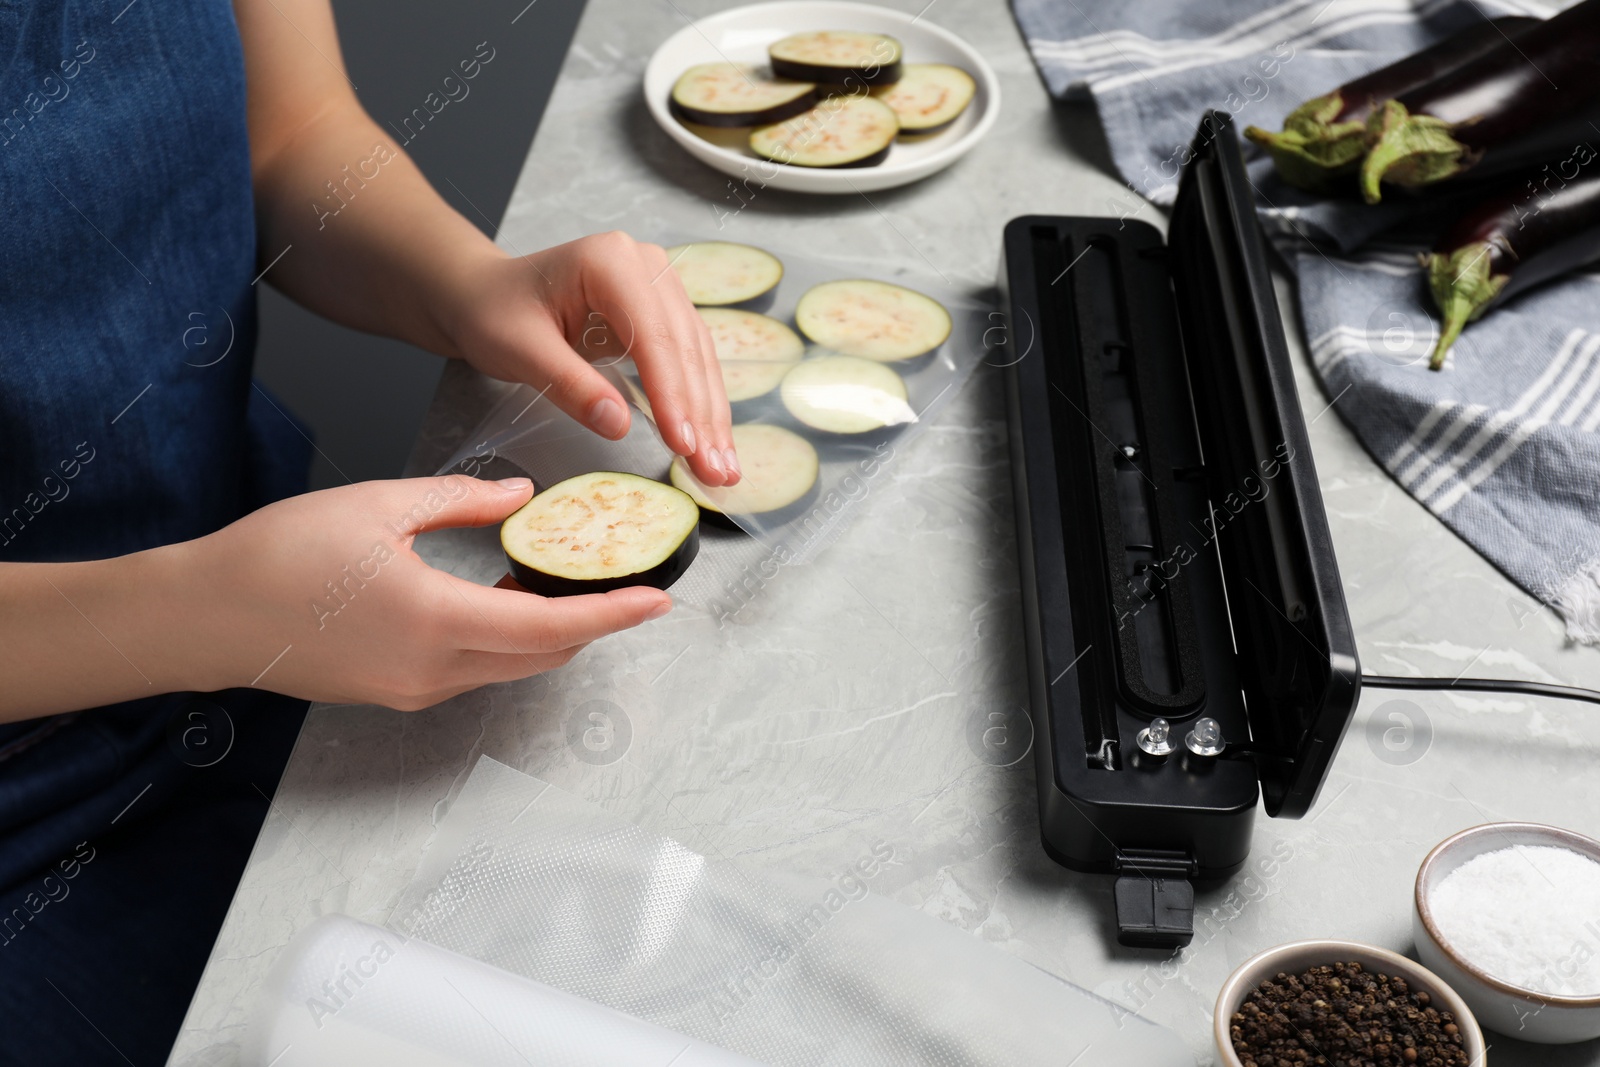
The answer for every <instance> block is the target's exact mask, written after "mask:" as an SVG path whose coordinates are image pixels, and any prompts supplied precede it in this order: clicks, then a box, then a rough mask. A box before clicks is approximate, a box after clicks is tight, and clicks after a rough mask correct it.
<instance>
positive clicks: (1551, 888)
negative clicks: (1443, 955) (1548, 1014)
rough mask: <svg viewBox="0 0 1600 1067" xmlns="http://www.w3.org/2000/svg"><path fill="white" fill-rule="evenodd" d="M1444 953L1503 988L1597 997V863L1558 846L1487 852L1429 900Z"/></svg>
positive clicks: (1599, 879)
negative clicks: (1444, 944) (1445, 946)
mask: <svg viewBox="0 0 1600 1067" xmlns="http://www.w3.org/2000/svg"><path fill="white" fill-rule="evenodd" d="M1428 904H1429V907H1430V910H1431V911H1432V912H1433V921H1434V925H1435V926H1436V927H1437V928H1438V931H1439V935H1440V936H1441V937H1442V938H1443V939H1444V940H1445V941H1446V942H1447V943H1448V944H1449V946H1450V948H1451V949H1452V950H1453V951H1454V952H1455V953H1456V954H1457V955H1459V956H1460V957H1461V958H1462V959H1464V960H1466V961H1467V962H1468V963H1471V964H1473V965H1474V966H1476V967H1478V968H1479V969H1481V970H1483V971H1485V972H1487V973H1488V974H1490V975H1492V976H1493V977H1495V978H1498V979H1500V980H1501V981H1502V982H1507V983H1509V984H1511V985H1514V986H1517V987H1518V988H1521V989H1528V990H1532V991H1534V992H1536V993H1546V994H1551V995H1555V996H1569V997H1592V996H1597V995H1600V863H1596V862H1595V861H1594V860H1592V859H1590V858H1589V857H1588V856H1585V855H1583V854H1582V853H1579V852H1574V851H1573V850H1572V849H1569V848H1561V847H1559V846H1556V845H1512V846H1510V847H1507V848H1502V849H1496V850H1495V851H1493V852H1485V853H1483V854H1482V855H1480V856H1474V857H1473V858H1472V859H1470V860H1468V861H1467V862H1465V863H1463V864H1462V865H1461V866H1460V867H1457V868H1456V869H1455V870H1453V871H1451V872H1450V873H1449V874H1447V875H1445V877H1444V878H1443V879H1441V880H1440V882H1439V884H1438V885H1436V886H1435V887H1434V889H1433V892H1432V893H1431V894H1430V895H1429V897H1428Z"/></svg>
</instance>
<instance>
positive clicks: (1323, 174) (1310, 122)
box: [1244, 91, 1367, 192]
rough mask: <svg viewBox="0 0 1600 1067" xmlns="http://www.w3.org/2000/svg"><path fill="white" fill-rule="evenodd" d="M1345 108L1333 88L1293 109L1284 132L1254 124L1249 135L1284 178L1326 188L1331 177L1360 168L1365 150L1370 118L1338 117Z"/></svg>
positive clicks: (1316, 188) (1317, 188) (1314, 188)
mask: <svg viewBox="0 0 1600 1067" xmlns="http://www.w3.org/2000/svg"><path fill="white" fill-rule="evenodd" d="M1343 109H1344V100H1343V98H1342V97H1341V96H1340V95H1339V93H1338V92H1337V91H1334V92H1331V93H1329V94H1328V95H1327V96H1319V97H1316V98H1315V99H1312V100H1307V101H1306V102H1305V103H1303V104H1301V105H1300V106H1299V107H1297V108H1295V109H1294V110H1293V111H1291V112H1289V114H1288V116H1286V117H1285V118H1284V120H1283V130H1282V131H1281V132H1279V133H1273V132H1272V131H1271V130H1263V129H1261V128H1260V127H1259V126H1249V127H1246V129H1245V131H1244V135H1245V136H1246V137H1248V138H1249V139H1250V140H1252V141H1254V142H1255V143H1256V144H1258V145H1260V146H1261V147H1262V148H1264V149H1266V150H1267V154H1268V155H1270V156H1271V157H1272V162H1273V165H1274V166H1276V167H1277V169H1278V174H1279V176H1281V177H1282V178H1283V180H1284V181H1286V182H1288V183H1289V184H1290V185H1294V186H1297V187H1299V188H1301V189H1306V190H1309V191H1311V192H1326V191H1328V189H1329V188H1330V186H1331V185H1332V181H1331V179H1333V178H1336V177H1338V176H1340V175H1343V174H1346V173H1349V172H1351V171H1354V170H1355V168H1356V165H1357V164H1358V163H1359V162H1360V160H1361V154H1362V152H1364V151H1365V150H1366V138H1367V127H1366V123H1364V122H1361V121H1360V120H1352V121H1348V122H1334V121H1333V119H1334V117H1335V116H1337V115H1338V114H1339V112H1340V111H1342V110H1343Z"/></svg>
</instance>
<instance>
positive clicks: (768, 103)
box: [669, 63, 817, 126]
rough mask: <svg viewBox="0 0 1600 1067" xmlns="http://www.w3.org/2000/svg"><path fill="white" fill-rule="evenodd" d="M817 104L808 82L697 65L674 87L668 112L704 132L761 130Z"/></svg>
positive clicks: (732, 65)
mask: <svg viewBox="0 0 1600 1067" xmlns="http://www.w3.org/2000/svg"><path fill="white" fill-rule="evenodd" d="M816 102H817V87H816V86H815V85H813V84H812V83H810V82H803V81H799V82H796V81H786V80H783V79H780V78H774V77H772V76H771V75H769V74H766V73H764V72H762V71H760V70H757V69H756V68H754V67H747V66H741V65H740V64H738V63H701V64H700V65H698V66H694V67H690V68H689V69H688V70H686V71H684V72H683V73H682V74H681V75H679V76H678V80H677V81H676V82H674V83H673V86H672V97H671V99H670V101H669V105H670V106H669V110H670V111H671V112H672V113H673V115H675V116H677V118H678V120H679V121H681V122H697V123H699V124H700V125H702V126H765V125H766V124H768V123H771V122H781V121H783V120H784V119H786V118H789V117H790V116H791V115H798V114H800V113H801V112H802V111H806V110H808V109H809V108H810V107H811V106H812V105H813V104H815V103H816Z"/></svg>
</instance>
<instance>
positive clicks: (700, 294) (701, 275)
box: [667, 241, 783, 307]
mask: <svg viewBox="0 0 1600 1067" xmlns="http://www.w3.org/2000/svg"><path fill="white" fill-rule="evenodd" d="M667 259H668V261H669V262H671V264H672V269H673V270H675V271H677V273H678V278H679V279H680V280H681V281H682V282H683V288H684V291H685V292H687V293H688V294H689V299H690V300H692V301H694V302H695V303H696V304H699V305H700V306H701V307H724V306H726V305H728V304H743V303H745V302H746V301H748V300H754V299H756V297H759V296H764V295H765V294H767V293H769V292H771V291H772V290H773V289H774V288H776V287H777V285H778V283H779V282H780V281H782V280H783V263H782V261H780V260H779V259H778V257H777V256H775V255H773V254H772V253H771V252H763V251H762V250H761V249H759V248H753V247H751V246H750V245H742V244H737V243H735V242H733V241H696V242H694V243H693V244H687V245H673V246H672V247H671V248H669V249H667Z"/></svg>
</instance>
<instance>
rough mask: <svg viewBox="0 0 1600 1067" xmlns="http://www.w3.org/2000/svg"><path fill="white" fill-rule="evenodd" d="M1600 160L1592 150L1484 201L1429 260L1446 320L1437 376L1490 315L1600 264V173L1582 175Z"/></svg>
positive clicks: (1433, 286)
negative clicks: (1467, 332)
mask: <svg viewBox="0 0 1600 1067" xmlns="http://www.w3.org/2000/svg"><path fill="white" fill-rule="evenodd" d="M1597 161H1600V153H1596V152H1595V151H1589V152H1587V153H1582V152H1580V153H1579V154H1576V155H1574V156H1572V157H1571V158H1569V159H1568V160H1565V161H1563V163H1559V164H1549V165H1546V166H1545V167H1544V168H1543V169H1541V170H1540V171H1539V172H1538V173H1537V174H1535V175H1534V176H1533V177H1531V178H1528V179H1527V180H1526V181H1525V182H1524V183H1523V184H1521V185H1516V186H1512V187H1509V188H1506V189H1503V190H1502V191H1501V192H1498V193H1496V194H1495V195H1493V196H1490V197H1489V198H1487V199H1485V200H1483V201H1481V202H1479V203H1478V204H1477V205H1476V206H1475V207H1473V208H1472V209H1471V210H1469V211H1468V212H1467V213H1466V214H1465V215H1463V216H1461V218H1459V219H1458V220H1456V222H1455V224H1454V225H1452V226H1451V227H1450V228H1449V229H1447V230H1446V231H1445V232H1444V233H1443V234H1441V235H1440V237H1439V240H1438V241H1437V242H1436V243H1435V244H1434V246H1433V251H1432V253H1431V254H1429V256H1428V257H1427V258H1428V281H1429V288H1430V289H1432V291H1433V299H1434V303H1435V304H1436V305H1438V308H1439V312H1440V314H1441V315H1442V316H1443V317H1444V329H1443V331H1442V332H1441V334H1440V338H1439V344H1438V346H1437V347H1436V348H1435V349H1434V354H1433V359H1432V361H1431V363H1430V364H1429V365H1430V366H1432V367H1433V369H1435V370H1437V369H1439V367H1440V366H1442V365H1443V363H1444V357H1445V354H1446V353H1447V352H1448V351H1449V349H1450V346H1451V344H1453V343H1454V342H1455V339H1456V337H1457V336H1458V335H1459V334H1460V333H1461V330H1462V329H1463V328H1464V327H1465V326H1466V324H1467V323H1469V322H1471V321H1473V320H1474V319H1477V318H1478V317H1479V316H1481V315H1483V313H1484V312H1486V311H1488V310H1490V309H1491V308H1493V307H1496V306H1497V305H1499V304H1502V303H1504V302H1505V301H1507V300H1509V299H1511V298H1512V297H1514V296H1516V295H1517V294H1518V293H1523V292H1526V291H1527V290H1529V289H1532V288H1533V287H1534V286H1537V285H1541V284H1543V283H1544V282H1548V281H1550V280H1551V279H1553V278H1557V277H1560V276H1561V275H1563V274H1565V273H1567V272H1568V271H1572V270H1576V269H1577V268H1579V267H1583V266H1586V265H1588V264H1590V263H1594V262H1597V261H1600V173H1586V172H1584V171H1583V170H1582V168H1583V167H1585V166H1590V167H1594V166H1595V165H1596V163H1597ZM1597 169H1600V168H1597ZM1567 174H1571V175H1573V177H1570V178H1568V177H1566V176H1565V175H1567Z"/></svg>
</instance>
